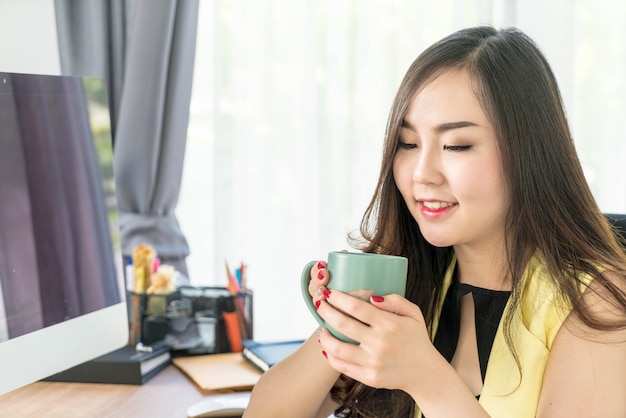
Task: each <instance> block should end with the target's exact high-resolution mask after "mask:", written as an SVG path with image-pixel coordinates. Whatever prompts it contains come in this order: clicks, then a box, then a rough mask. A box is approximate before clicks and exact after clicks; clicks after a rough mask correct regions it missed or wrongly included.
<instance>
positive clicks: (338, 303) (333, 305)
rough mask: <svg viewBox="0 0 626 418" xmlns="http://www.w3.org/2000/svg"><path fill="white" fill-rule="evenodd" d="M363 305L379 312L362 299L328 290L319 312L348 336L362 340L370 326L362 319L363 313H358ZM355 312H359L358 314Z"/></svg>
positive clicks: (325, 319)
mask: <svg viewBox="0 0 626 418" xmlns="http://www.w3.org/2000/svg"><path fill="white" fill-rule="evenodd" d="M329 298H334V300H333V301H330V300H329ZM363 306H365V307H366V308H369V309H370V310H372V311H373V312H378V310H377V309H375V308H373V307H371V306H370V304H369V303H367V302H365V301H362V300H361V299H358V298H355V297H353V296H350V295H348V294H346V293H343V292H340V291H338V290H327V291H326V292H325V298H324V299H322V301H321V302H320V304H319V306H318V309H317V312H318V313H319V314H320V316H321V317H322V318H323V319H324V321H326V324H328V325H330V326H331V327H333V328H334V329H336V330H337V331H339V332H340V333H342V334H343V335H345V336H346V337H348V338H351V339H353V340H355V341H360V338H361V337H362V335H363V333H364V332H366V331H367V329H368V328H369V325H368V324H367V323H364V321H362V320H361V317H362V316H363V315H360V314H359V313H358V312H360V311H361V310H362V307H363ZM355 312H356V313H357V314H356V315H355ZM355 318H356V319H355Z"/></svg>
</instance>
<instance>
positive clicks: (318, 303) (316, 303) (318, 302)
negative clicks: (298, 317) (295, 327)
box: [315, 300, 322, 309]
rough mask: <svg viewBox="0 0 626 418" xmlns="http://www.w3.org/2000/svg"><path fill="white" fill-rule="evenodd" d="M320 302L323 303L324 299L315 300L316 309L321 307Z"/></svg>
mask: <svg viewBox="0 0 626 418" xmlns="http://www.w3.org/2000/svg"><path fill="white" fill-rule="evenodd" d="M320 303H322V301H320V300H317V301H315V309H317V308H319V307H320Z"/></svg>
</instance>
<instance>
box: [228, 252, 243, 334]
mask: <svg viewBox="0 0 626 418" xmlns="http://www.w3.org/2000/svg"><path fill="white" fill-rule="evenodd" d="M224 264H225V265H226V276H227V278H228V289H229V290H230V294H231V296H232V297H233V304H234V305H235V312H236V313H237V322H238V323H239V332H240V333H241V338H242V339H244V340H247V339H248V335H249V334H248V324H247V321H246V317H245V305H244V306H243V307H242V305H243V301H242V300H241V298H240V297H239V296H240V295H241V288H240V287H239V284H238V283H237V280H236V279H235V276H233V274H232V273H231V271H230V267H228V262H226V261H225V260H224ZM244 296H245V295H244Z"/></svg>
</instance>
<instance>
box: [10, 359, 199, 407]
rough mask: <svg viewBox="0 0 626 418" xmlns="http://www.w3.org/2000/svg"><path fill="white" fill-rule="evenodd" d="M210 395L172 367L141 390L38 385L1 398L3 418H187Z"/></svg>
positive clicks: (120, 387) (107, 385)
mask: <svg viewBox="0 0 626 418" xmlns="http://www.w3.org/2000/svg"><path fill="white" fill-rule="evenodd" d="M0 378H2V377H1V376H0ZM210 393H211V392H203V391H202V390H200V389H199V388H198V387H197V386H196V385H195V384H194V383H193V382H192V381H191V380H190V379H189V378H187V377H186V376H185V375H184V374H183V373H182V372H181V371H180V370H178V369H177V368H176V366H173V365H170V366H168V367H167V368H165V369H163V370H162V371H161V372H159V373H158V374H157V375H156V376H154V377H153V378H152V379H150V380H149V381H148V382H146V383H144V384H143V385H141V386H135V385H111V384H99V383H60V382H36V383H33V384H30V385H28V386H25V387H23V388H20V389H17V390H14V391H12V392H9V393H7V394H5V395H2V396H0V416H1V417H46V418H56V417H59V418H60V417H63V418H73V417H76V418H86V417H87V418H99V417H116V418H117V417H122V418H123V417H128V418H143V417H146V418H148V417H150V418H161V417H163V418H177V417H180V418H185V417H187V408H188V407H189V406H190V405H192V404H193V403H195V402H197V401H200V400H202V399H203V398H204V397H205V396H207V395H209V394H210Z"/></svg>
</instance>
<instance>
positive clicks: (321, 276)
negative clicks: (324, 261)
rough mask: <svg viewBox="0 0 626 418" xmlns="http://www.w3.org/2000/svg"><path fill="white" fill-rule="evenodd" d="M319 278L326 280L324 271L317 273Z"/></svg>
mask: <svg viewBox="0 0 626 418" xmlns="http://www.w3.org/2000/svg"><path fill="white" fill-rule="evenodd" d="M317 278H318V279H320V280H322V279H323V278H324V272H323V271H322V270H320V271H318V272H317Z"/></svg>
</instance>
